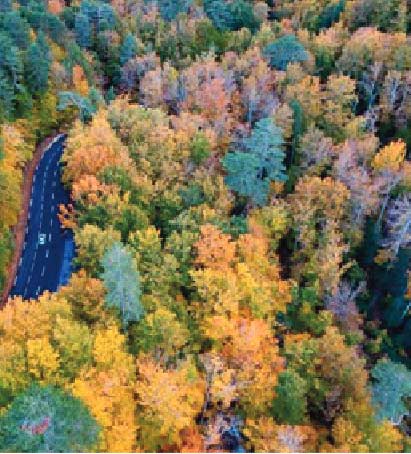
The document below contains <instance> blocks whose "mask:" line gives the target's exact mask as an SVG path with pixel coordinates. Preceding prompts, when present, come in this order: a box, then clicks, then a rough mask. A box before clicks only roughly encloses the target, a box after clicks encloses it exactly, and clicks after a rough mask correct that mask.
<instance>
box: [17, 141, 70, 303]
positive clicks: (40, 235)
mask: <svg viewBox="0 0 411 454" xmlns="http://www.w3.org/2000/svg"><path fill="white" fill-rule="evenodd" d="M64 140H65V136H64V135H60V136H57V137H56V138H55V139H54V141H53V142H52V143H51V145H50V146H49V147H48V148H47V150H46V151H45V153H44V155H43V157H42V159H41V161H40V162H39V164H38V166H37V169H36V171H35V173H34V177H33V184H32V192H31V200H30V208H29V214H28V222H27V226H26V235H25V240H24V250H23V254H22V257H21V259H20V263H19V268H18V272H17V276H16V279H15V281H14V286H13V288H12V290H11V293H10V295H11V296H14V295H20V296H22V297H23V298H24V299H30V298H36V297H38V296H39V295H41V294H42V293H43V292H44V291H45V290H50V291H53V292H54V291H56V290H57V289H58V287H59V286H60V285H62V284H65V283H66V281H67V280H68V277H69V275H70V264H71V260H72V257H73V251H74V244H73V238H72V234H71V233H70V232H69V231H65V230H62V229H61V226H60V222H59V220H58V217H57V213H58V209H59V205H60V204H66V203H68V201H69V195H68V193H67V191H66V190H65V188H64V186H63V185H62V183H61V178H60V176H61V175H60V174H61V163H60V158H61V155H62V153H63V149H64Z"/></svg>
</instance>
